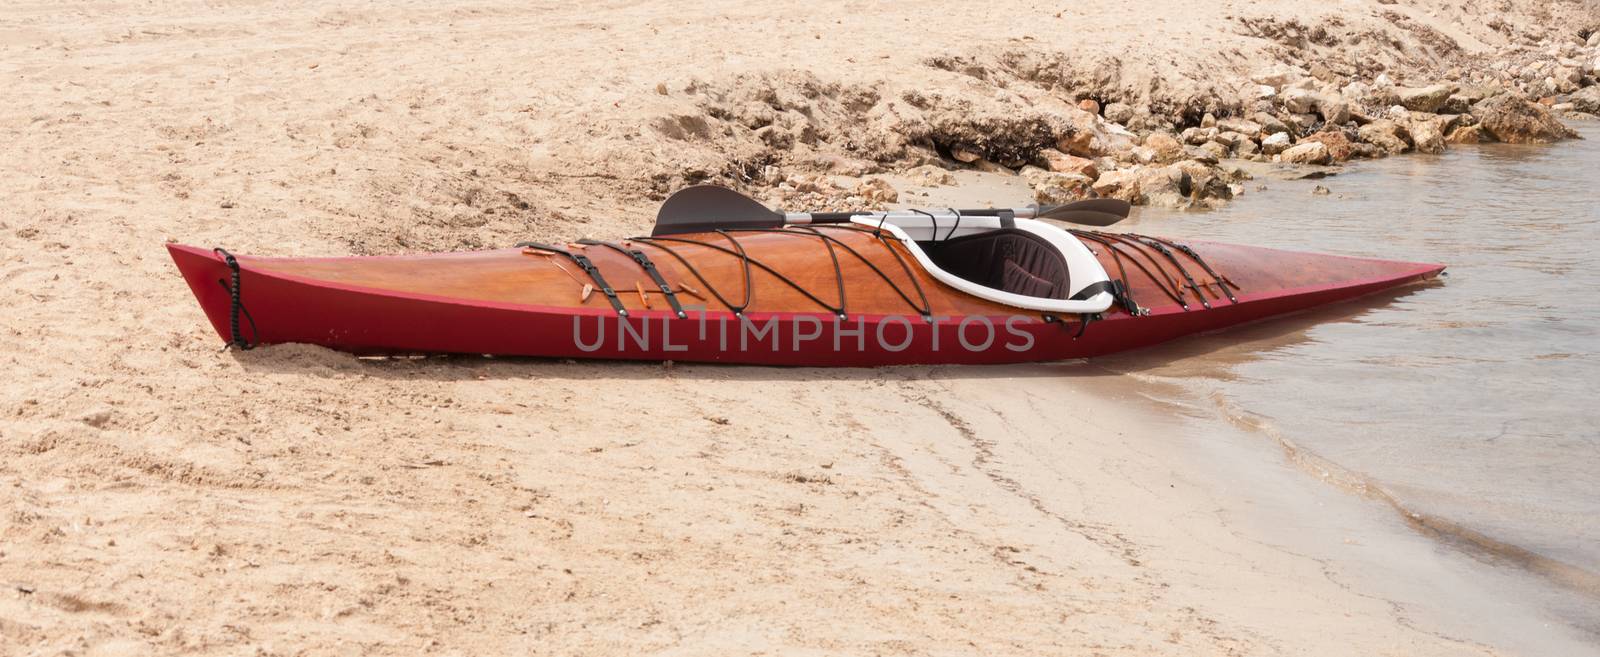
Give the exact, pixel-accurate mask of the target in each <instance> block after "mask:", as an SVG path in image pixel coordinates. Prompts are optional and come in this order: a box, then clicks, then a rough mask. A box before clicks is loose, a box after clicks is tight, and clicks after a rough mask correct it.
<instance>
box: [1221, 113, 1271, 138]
mask: <svg viewBox="0 0 1600 657" xmlns="http://www.w3.org/2000/svg"><path fill="white" fill-rule="evenodd" d="M1217 130H1220V131H1222V132H1237V133H1239V134H1242V135H1246V136H1248V137H1250V138H1252V139H1254V138H1255V136H1256V135H1259V134H1261V124H1260V123H1256V122H1255V121H1251V120H1249V119H1241V118H1237V117H1233V118H1226V119H1218V120H1217Z"/></svg>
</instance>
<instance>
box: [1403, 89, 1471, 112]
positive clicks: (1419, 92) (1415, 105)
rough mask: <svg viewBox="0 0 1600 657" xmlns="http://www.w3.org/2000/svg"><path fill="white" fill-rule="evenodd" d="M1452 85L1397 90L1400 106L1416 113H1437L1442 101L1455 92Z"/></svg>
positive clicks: (1442, 103)
mask: <svg viewBox="0 0 1600 657" xmlns="http://www.w3.org/2000/svg"><path fill="white" fill-rule="evenodd" d="M1456 89H1457V87H1456V86H1455V85H1452V84H1435V85H1432V86H1427V87H1422V88H1420V89H1398V90H1397V92H1398V93H1399V94H1400V104H1401V105H1403V106H1404V107H1405V108H1406V109H1408V110H1413V111H1417V112H1437V111H1439V107H1440V106H1441V105H1444V101H1446V100H1448V99H1449V98H1450V95H1451V94H1454V93H1455V92H1456Z"/></svg>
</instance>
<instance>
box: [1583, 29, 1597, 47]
mask: <svg viewBox="0 0 1600 657" xmlns="http://www.w3.org/2000/svg"><path fill="white" fill-rule="evenodd" d="M1586 43H1587V45H1588V46H1589V47H1590V48H1594V47H1600V30H1595V31H1594V34H1590V35H1589V40H1588V41H1587V42H1586Z"/></svg>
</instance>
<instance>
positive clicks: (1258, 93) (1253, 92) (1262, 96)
mask: <svg viewBox="0 0 1600 657" xmlns="http://www.w3.org/2000/svg"><path fill="white" fill-rule="evenodd" d="M1248 94H1249V99H1250V100H1269V99H1271V98H1272V97H1273V96H1276V95H1278V90H1277V88H1275V87H1273V86H1272V85H1266V84H1258V85H1255V86H1253V87H1251V88H1250V90H1249V92H1248Z"/></svg>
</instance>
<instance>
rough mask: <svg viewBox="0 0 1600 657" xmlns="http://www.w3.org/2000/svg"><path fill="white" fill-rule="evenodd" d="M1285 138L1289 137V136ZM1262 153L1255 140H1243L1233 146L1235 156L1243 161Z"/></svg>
mask: <svg viewBox="0 0 1600 657" xmlns="http://www.w3.org/2000/svg"><path fill="white" fill-rule="evenodd" d="M1284 136H1285V137H1287V136H1288V135H1284ZM1260 152H1261V147H1260V146H1258V145H1256V142H1255V140H1252V139H1241V140H1239V141H1237V142H1235V143H1234V144H1233V156H1234V157H1237V158H1239V159H1241V160H1248V159H1250V158H1251V157H1254V156H1255V155H1256V154H1257V153H1260Z"/></svg>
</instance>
